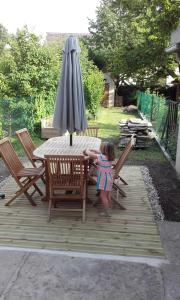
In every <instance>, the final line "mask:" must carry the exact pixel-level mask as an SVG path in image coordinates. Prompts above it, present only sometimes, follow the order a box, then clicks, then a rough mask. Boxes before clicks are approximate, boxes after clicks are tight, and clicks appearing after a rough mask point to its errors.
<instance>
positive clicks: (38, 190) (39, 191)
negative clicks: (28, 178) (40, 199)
mask: <svg viewBox="0 0 180 300" xmlns="http://www.w3.org/2000/svg"><path fill="white" fill-rule="evenodd" d="M33 186H34V188H35V190H36V191H37V192H38V193H39V195H40V196H42V195H43V193H42V192H41V190H40V188H39V187H38V186H37V184H36V183H34V184H33Z"/></svg>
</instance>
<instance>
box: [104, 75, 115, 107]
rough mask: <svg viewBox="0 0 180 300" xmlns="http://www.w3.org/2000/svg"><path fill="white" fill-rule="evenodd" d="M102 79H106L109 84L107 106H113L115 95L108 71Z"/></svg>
mask: <svg viewBox="0 0 180 300" xmlns="http://www.w3.org/2000/svg"><path fill="white" fill-rule="evenodd" d="M104 79H105V80H106V83H108V85H109V99H108V105H107V106H108V107H110V106H114V96H115V84H114V81H113V80H112V78H111V76H110V74H109V73H105V74H104Z"/></svg>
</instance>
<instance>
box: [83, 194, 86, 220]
mask: <svg viewBox="0 0 180 300" xmlns="http://www.w3.org/2000/svg"><path fill="white" fill-rule="evenodd" d="M85 219H86V199H83V209H82V222H83V223H84V222H85Z"/></svg>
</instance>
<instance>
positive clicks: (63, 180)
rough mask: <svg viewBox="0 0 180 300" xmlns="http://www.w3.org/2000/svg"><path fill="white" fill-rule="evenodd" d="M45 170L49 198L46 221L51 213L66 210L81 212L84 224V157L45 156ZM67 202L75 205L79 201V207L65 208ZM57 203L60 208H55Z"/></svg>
mask: <svg viewBox="0 0 180 300" xmlns="http://www.w3.org/2000/svg"><path fill="white" fill-rule="evenodd" d="M45 169H46V184H47V187H48V189H47V194H48V195H47V198H49V212H48V215H49V217H48V220H49V221H50V219H51V212H53V211H67V210H68V211H80V212H82V221H83V222H84V221H85V207H86V196H87V195H86V194H87V191H86V162H85V160H84V156H83V155H77V156H75V155H73V156H72V155H71V156H69V155H45ZM67 201H68V202H69V201H72V202H76V204H77V202H78V201H79V202H80V207H77V206H76V207H75V208H74V207H72V206H71V207H70V206H68V207H67V204H69V203H67ZM57 202H60V203H59V204H60V205H61V207H57V205H56V204H57ZM63 202H65V203H63ZM62 204H64V205H65V206H62ZM71 204H72V203H71ZM74 204H75V203H74Z"/></svg>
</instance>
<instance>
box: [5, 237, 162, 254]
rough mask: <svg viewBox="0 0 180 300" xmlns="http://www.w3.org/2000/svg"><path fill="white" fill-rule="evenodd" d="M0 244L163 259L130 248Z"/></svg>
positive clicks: (160, 252)
mask: <svg viewBox="0 0 180 300" xmlns="http://www.w3.org/2000/svg"><path fill="white" fill-rule="evenodd" d="M0 244H3V245H4V246H7V247H8V246H12V247H23V248H32V249H33V248H34V249H50V250H60V251H78V252H85V253H97V254H110V255H123V256H141V257H142V256H143V257H152V256H153V257H156V258H163V257H164V253H163V251H161V250H158V251H156V250H152V249H151V250H150V249H149V250H148V249H131V248H121V247H117V248H114V247H111V246H109V247H101V246H100V247H99V246H96V245H92V247H91V248H89V245H87V246H85V245H83V247H82V245H79V244H73V245H72V244H69V243H62V244H59V243H56V242H53V243H49V244H47V243H45V244H42V243H40V242H38V241H26V242H24V241H22V240H13V239H3V240H0Z"/></svg>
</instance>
